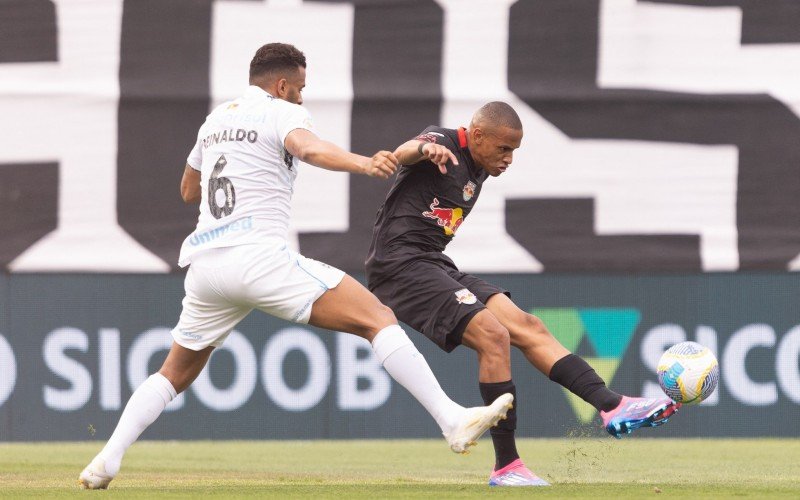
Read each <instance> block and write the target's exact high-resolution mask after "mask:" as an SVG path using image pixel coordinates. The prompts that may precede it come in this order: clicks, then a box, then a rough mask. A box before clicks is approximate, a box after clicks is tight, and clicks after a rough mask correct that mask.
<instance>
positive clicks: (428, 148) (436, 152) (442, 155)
mask: <svg viewBox="0 0 800 500" xmlns="http://www.w3.org/2000/svg"><path fill="white" fill-rule="evenodd" d="M394 155H395V156H396V157H397V161H399V162H400V163H402V164H403V165H413V164H415V163H419V162H421V161H423V160H430V161H431V162H433V164H434V165H436V166H437V167H439V172H441V173H443V174H446V173H447V162H448V161H452V162H453V165H458V159H457V158H456V156H455V155H454V154H453V152H452V151H450V150H449V149H447V148H446V147H444V146H442V145H441V144H434V143H432V142H424V141H418V140H417V139H411V140H410V141H406V142H404V143H403V144H401V145H400V146H398V148H397V149H395V150H394Z"/></svg>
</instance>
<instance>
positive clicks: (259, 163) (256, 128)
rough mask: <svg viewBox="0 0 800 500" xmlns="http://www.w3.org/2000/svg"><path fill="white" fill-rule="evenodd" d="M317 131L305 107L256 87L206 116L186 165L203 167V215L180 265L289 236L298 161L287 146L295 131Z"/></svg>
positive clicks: (191, 236) (201, 210) (182, 252)
mask: <svg viewBox="0 0 800 500" xmlns="http://www.w3.org/2000/svg"><path fill="white" fill-rule="evenodd" d="M298 128H302V129H307V130H311V119H310V117H309V114H308V111H306V110H305V108H303V107H301V106H298V105H297V104H292V103H290V102H287V101H284V100H281V99H278V98H275V97H272V96H271V95H270V94H268V93H267V92H265V91H264V90H262V89H261V88H260V87H256V86H252V85H251V86H250V87H249V88H248V89H247V91H245V93H244V95H243V96H242V97H239V98H237V99H235V100H233V101H229V102H226V103H223V104H221V105H220V106H218V107H217V108H216V109H214V111H212V112H211V114H209V115H208V117H207V118H206V121H205V123H203V125H202V126H201V127H200V131H199V132H198V134H197V143H196V144H195V146H194V148H193V149H192V152H191V153H190V154H189V157H188V159H187V160H186V163H187V164H188V165H189V166H190V167H191V168H194V169H195V170H199V171H200V177H201V181H200V187H201V191H202V200H201V201H200V217H199V218H198V220H197V227H196V228H195V230H194V232H193V233H192V234H190V235H189V236H188V237H187V238H186V239H185V240H184V241H183V245H182V246H181V254H180V258H179V259H178V265H180V266H181V267H185V266H187V265H189V264H190V263H191V260H192V256H193V255H194V254H196V253H197V252H199V251H202V250H206V249H209V248H220V247H229V246H236V245H244V244H251V243H258V242H263V241H264V239H265V238H271V237H278V238H283V239H285V238H286V236H287V233H288V229H289V214H290V210H291V209H290V203H291V198H292V192H293V190H294V181H295V178H296V177H297V165H298V161H297V159H296V158H294V157H293V156H292V155H291V154H289V153H288V152H287V151H286V149H285V147H284V140H285V139H286V136H287V135H288V134H289V132H291V131H292V130H294V129H298Z"/></svg>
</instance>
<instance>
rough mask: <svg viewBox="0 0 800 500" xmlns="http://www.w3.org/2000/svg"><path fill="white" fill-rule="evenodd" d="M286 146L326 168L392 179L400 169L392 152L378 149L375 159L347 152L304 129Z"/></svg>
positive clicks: (290, 136)
mask: <svg viewBox="0 0 800 500" xmlns="http://www.w3.org/2000/svg"><path fill="white" fill-rule="evenodd" d="M284 146H286V150H287V151H289V153H291V154H292V155H293V156H296V157H297V158H300V159H301V160H303V161H304V162H306V163H309V164H311V165H314V166H315V167H320V168H324V169H326V170H335V171H338V172H350V173H353V174H364V175H369V176H370V177H380V178H381V179H386V178H388V177H389V176H390V175H392V174H393V173H394V172H395V170H397V158H395V157H394V155H393V154H392V153H391V152H389V151H378V152H377V153H375V154H374V155H373V156H372V158H367V157H366V156H361V155H357V154H355V153H350V152H349V151H345V150H344V149H342V148H340V147H339V146H337V145H336V144H333V143H332V142H328V141H324V140H322V139H320V138H319V137H317V136H316V135H314V134H313V133H312V132H309V131H308V130H306V129H302V128H298V129H295V130H292V131H291V132H289V134H288V135H287V136H286V140H285V141H284Z"/></svg>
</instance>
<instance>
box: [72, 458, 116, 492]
mask: <svg viewBox="0 0 800 500" xmlns="http://www.w3.org/2000/svg"><path fill="white" fill-rule="evenodd" d="M112 479H114V476H112V475H111V474H109V473H108V472H106V462H105V460H102V459H100V458H99V457H95V458H94V460H92V461H91V462H90V463H89V465H87V466H86V468H85V469H83V472H81V475H80V476H78V484H80V485H81V488H83V489H84V490H105V489H107V488H108V483H110V482H111V480H112Z"/></svg>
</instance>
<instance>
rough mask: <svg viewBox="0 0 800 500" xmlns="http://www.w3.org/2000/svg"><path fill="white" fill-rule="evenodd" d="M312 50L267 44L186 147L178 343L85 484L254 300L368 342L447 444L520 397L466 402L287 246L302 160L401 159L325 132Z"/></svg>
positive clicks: (355, 165)
mask: <svg viewBox="0 0 800 500" xmlns="http://www.w3.org/2000/svg"><path fill="white" fill-rule="evenodd" d="M305 68H306V61H305V56H304V55H303V53H302V52H300V51H299V50H298V49H297V48H295V47H293V46H292V45H287V44H281V43H271V44H267V45H264V46H263V47H261V48H260V49H258V51H257V52H256V54H255V56H254V57H253V60H252V61H251V63H250V86H249V87H248V89H247V90H246V91H245V92H244V94H243V95H242V96H241V97H239V98H237V99H235V100H233V101H230V102H226V103H224V104H222V105H220V106H218V107H217V108H216V109H214V110H213V111H212V112H211V114H209V115H208V117H207V118H206V121H205V123H204V124H203V125H202V126H201V127H200V131H199V133H198V135H197V142H196V143H195V145H194V148H193V149H192V151H191V153H190V154H189V157H188V160H187V165H186V168H185V170H184V174H183V179H182V180H181V196H182V198H183V200H184V201H185V202H187V203H197V202H199V203H200V216H199V219H198V222H197V228H196V229H195V231H194V232H193V233H192V234H190V235H189V236H188V237H187V238H186V240H185V241H184V242H183V246H182V247H181V253H180V258H179V262H178V263H179V265H180V266H181V267H185V266H187V265H190V267H189V270H188V272H187V274H186V281H185V289H186V296H185V298H184V299H183V311H182V313H181V316H180V319H179V321H178V325H177V326H176V327H175V328H174V329H173V330H172V336H173V340H174V342H173V344H172V348H171V349H170V352H169V354H168V355H167V359H166V360H165V361H164V364H163V365H162V366H161V369H160V370H159V371H158V372H157V373H154V374H153V375H151V376H150V377H149V378H148V379H147V380H146V381H145V382H144V383H142V385H140V386H139V387H138V388H137V389H136V391H134V393H133V394H132V395H131V398H130V400H128V403H127V405H126V406H125V409H124V411H123V412H122V416H121V417H120V420H119V423H118V424H117V427H116V429H115V430H114V433H113V434H112V436H111V438H110V439H109V441H108V443H107V444H106V446H105V447H104V448H103V449H102V451H100V453H99V454H98V455H97V456H96V457H95V458H94V459H93V460H92V461H91V462H90V463H89V465H88V466H87V467H86V468H85V469H84V470H83V472H81V474H80V476H79V483H80V484H81V486H82V487H84V488H88V489H105V488H107V487H108V484H109V483H110V482H111V480H112V479H113V478H114V477H115V476H116V475H117V472H118V471H119V468H120V465H121V463H122V457H123V455H124V453H125V451H126V450H127V449H128V447H129V446H130V445H131V444H133V443H134V441H136V439H138V437H139V435H140V434H141V433H142V432H143V431H144V430H145V429H146V428H147V427H148V426H149V425H150V424H152V423H153V422H154V421H155V420H156V418H158V416H159V415H160V414H161V412H162V411H163V410H164V407H165V406H166V405H167V404H168V403H169V402H170V401H172V399H174V398H175V397H176V396H177V395H178V394H179V393H181V392H183V391H184V390H186V388H188V387H189V385H190V384H191V383H192V382H193V381H194V379H195V378H196V377H197V375H198V374H199V373H200V371H201V370H202V369H203V367H204V366H205V365H206V362H207V361H208V359H209V356H210V355H211V352H212V350H213V349H214V348H215V347H217V346H220V345H222V343H223V342H224V341H225V338H226V337H227V336H228V334H229V333H230V332H231V330H232V329H233V328H234V326H235V325H236V324H237V323H239V321H241V320H242V319H243V318H244V317H245V316H247V314H249V313H250V311H252V310H253V309H260V310H262V311H264V312H266V313H268V314H271V315H273V316H277V317H279V318H282V319H285V320H289V321H294V322H297V323H308V324H310V325H313V326H317V327H320V328H326V329H328V330H335V331H342V332H348V333H352V334H354V335H358V336H359V337H362V338H364V339H366V340H368V341H370V342H371V344H372V348H373V350H374V352H375V354H376V356H377V357H378V359H380V361H381V363H382V364H383V367H384V368H385V369H386V371H387V372H388V373H389V374H390V375H391V376H392V378H394V379H395V381H397V382H398V383H400V384H401V385H402V386H403V387H405V388H406V389H407V390H408V391H409V392H410V393H411V394H412V395H413V396H414V397H415V398H416V399H417V400H418V401H419V402H420V403H421V404H422V405H423V406H424V407H425V409H426V410H428V412H429V413H430V414H431V416H433V418H434V419H435V420H436V423H437V424H438V425H439V427H440V428H441V430H442V433H443V434H444V436H445V438H446V439H447V441H448V443H449V445H450V448H451V449H452V450H453V451H454V452H457V453H464V452H466V450H467V448H468V447H469V446H471V445H473V444H475V440H476V439H477V438H478V437H480V435H481V434H483V432H485V431H486V429H488V428H489V427H491V426H493V425H496V424H497V422H498V421H499V420H500V419H502V418H505V416H506V412H507V411H508V409H509V408H511V404H512V401H513V396H511V394H503V395H502V396H500V397H499V398H497V400H495V401H494V402H493V403H492V404H491V405H490V406H482V407H475V408H464V407H462V406H460V405H458V404H456V403H455V402H453V401H452V400H451V399H450V398H449V397H447V395H446V394H445V393H444V391H443V390H442V389H441V387H440V386H439V383H438V381H437V380H436V377H435V376H434V375H433V372H432V371H431V369H430V367H429V366H428V364H427V362H426V361H425V359H424V358H423V356H422V355H421V354H420V353H419V351H417V349H416V348H415V347H414V345H413V344H412V343H411V341H410V340H409V338H408V337H407V336H406V334H405V332H404V331H403V329H402V328H401V327H400V326H399V325H398V323H397V319H396V318H395V316H394V313H393V312H392V311H391V309H389V308H388V307H386V306H384V305H383V304H381V303H380V302H379V301H378V299H377V298H376V297H375V296H374V295H372V293H370V292H369V291H368V290H367V289H366V288H365V287H364V286H362V285H361V284H360V283H358V282H357V281H356V280H355V279H353V278H352V277H350V276H348V275H346V274H345V273H344V272H342V271H340V270H338V269H336V268H333V267H331V266H328V265H327V264H323V263H321V262H318V261H315V260H312V259H308V258H305V257H303V256H302V255H300V254H298V253H296V252H294V251H292V250H290V249H289V248H288V246H287V243H286V236H287V231H288V225H289V213H290V199H291V195H292V190H293V184H294V180H295V177H296V176H297V168H298V159H300V160H302V161H304V162H306V163H309V164H311V165H315V166H317V167H321V168H325V169H328V170H336V171H341V172H350V173H354V174H365V175H370V176H374V177H380V178H387V177H389V176H390V175H392V174H393V173H394V171H395V170H396V168H397V158H395V157H394V155H393V154H392V153H390V152H388V151H379V152H377V153H376V154H375V155H374V156H372V158H368V157H365V156H361V155H357V154H353V153H350V152H347V151H345V150H343V149H341V148H339V147H337V146H335V145H334V144H332V143H330V142H327V141H323V140H321V139H319V138H318V137H317V136H316V135H315V134H314V133H313V132H312V126H311V119H310V117H309V114H308V112H307V111H306V110H305V108H303V107H301V106H300V105H301V104H302V103H303V98H302V90H303V87H304V86H305V74H306V71H305Z"/></svg>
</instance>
